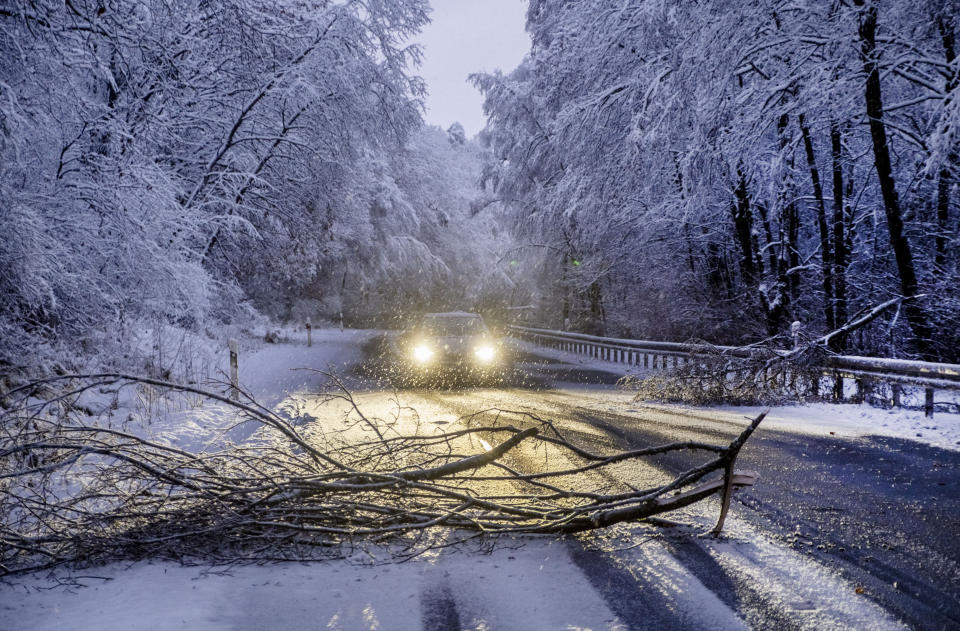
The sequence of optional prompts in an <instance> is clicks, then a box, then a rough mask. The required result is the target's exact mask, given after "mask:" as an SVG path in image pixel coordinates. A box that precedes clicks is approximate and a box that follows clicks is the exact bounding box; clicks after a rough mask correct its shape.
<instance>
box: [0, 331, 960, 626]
mask: <svg viewBox="0 0 960 631" xmlns="http://www.w3.org/2000/svg"><path fill="white" fill-rule="evenodd" d="M371 335H373V332H360V331H347V332H340V331H338V330H325V331H315V332H314V346H313V347H312V348H307V347H306V345H305V341H304V340H301V339H293V340H291V341H290V342H288V343H282V344H276V345H259V344H254V345H250V344H249V343H248V344H247V345H245V347H244V348H242V349H241V355H240V365H241V367H240V375H241V382H242V384H243V385H244V387H245V388H246V390H247V391H249V392H250V393H251V394H252V395H254V396H255V397H256V398H257V399H258V400H260V401H261V402H262V403H264V404H266V405H269V406H274V407H283V406H284V405H290V401H296V400H301V401H303V400H304V399H305V398H306V397H307V395H309V394H310V393H313V392H317V391H319V390H320V389H322V388H323V386H324V384H325V382H326V377H325V376H323V375H322V374H320V373H318V372H314V371H302V370H291V369H296V368H304V367H305V368H314V369H320V370H326V369H335V370H337V371H339V372H342V373H346V372H348V371H349V369H350V367H351V366H352V365H353V364H354V363H356V362H357V361H358V360H359V359H360V357H361V355H360V347H361V345H362V342H363V341H365V340H366V339H369V337H370V336H371ZM591 363H592V364H594V365H596V364H605V362H591ZM610 367H614V368H620V369H622V366H620V367H618V366H617V365H616V364H608V365H607V366H606V368H610ZM578 397H579V400H580V401H582V403H583V405H585V406H587V407H590V406H596V407H597V408H598V409H600V408H604V409H617V410H620V411H629V410H635V409H638V408H639V407H641V405H642V406H646V405H647V404H638V403H637V402H634V401H633V400H632V397H631V395H630V393H628V392H623V391H617V390H614V389H610V388H606V389H594V390H589V389H583V390H582V391H581V390H580V389H578ZM670 407H675V406H670ZM219 410H220V408H219V407H218V406H211V405H209V404H205V405H204V406H203V407H201V408H196V409H192V410H191V409H184V410H179V411H177V412H175V413H172V414H169V415H166V417H165V421H164V422H165V423H166V424H167V425H166V426H164V427H162V428H159V429H160V430H161V433H166V434H169V437H170V439H171V440H178V438H177V432H178V431H179V432H180V435H181V436H182V435H191V436H193V437H194V438H199V437H208V436H209V435H210V434H211V433H215V431H220V430H221V429H222V428H220V429H217V428H216V423H214V422H213V421H215V420H216V419H217V415H218V414H220V411H219ZM380 412H381V411H377V413H380ZM713 412H716V413H717V414H720V415H730V416H734V417H737V418H742V417H743V416H749V415H751V414H753V413H755V412H756V410H755V409H752V408H722V409H717V410H714V411H711V414H713ZM382 413H383V415H384V416H386V415H387V414H388V411H382ZM438 418H439V417H438ZM438 418H433V419H432V420H433V421H434V422H440V421H439V420H438ZM444 420H445V422H451V421H452V420H453V419H449V420H447V419H444ZM958 420H960V419H953V418H947V416H946V415H938V418H937V420H936V422H934V423H930V422H929V421H921V420H920V419H914V418H913V417H912V413H906V412H902V411H898V412H897V413H896V414H889V413H888V412H886V411H883V410H873V409H870V408H865V407H863V406H852V405H842V406H832V405H814V406H797V407H791V408H778V409H775V410H773V411H772V413H771V415H770V418H769V420H768V421H767V427H768V428H776V429H783V430H784V431H804V432H810V433H829V432H834V433H836V434H838V435H859V434H868V433H878V431H883V432H887V433H889V434H891V435H901V436H903V437H906V438H912V439H914V440H926V441H932V440H935V437H940V438H936V440H939V441H940V442H941V443H945V442H954V443H955V441H956V440H960V431H957V425H958V423H957V421H958ZM207 421H210V423H209V424H208V423H207ZM176 423H180V426H179V429H178V427H177V426H176ZM915 423H925V424H926V425H925V426H924V427H922V428H919V429H920V431H918V432H913V429H914V424H915ZM927 427H935V428H936V429H928V428H927ZM204 432H206V433H204ZM911 432H913V433H922V434H924V435H923V436H921V437H916V436H913V437H911V436H908V435H907V434H909V433H911ZM951 432H953V433H951ZM188 442H190V441H188ZM199 444H203V443H202V441H200V443H199ZM943 446H947V445H943ZM953 448H957V447H956V446H954V447H953ZM715 515H716V502H714V501H712V502H707V503H704V504H703V505H702V506H700V507H699V508H698V509H697V510H696V511H693V513H691V514H690V515H689V517H691V518H692V519H693V520H694V522H696V523H699V524H700V525H701V526H703V529H704V530H706V529H707V528H709V527H710V526H711V525H712V520H713V519H715ZM621 528H622V530H621V532H622V537H624V539H623V540H622V541H620V543H618V544H617V546H614V547H610V546H609V545H608V544H605V543H604V542H609V541H612V540H616V538H617V536H611V537H606V538H604V539H603V541H601V542H598V541H597V540H591V545H596V544H598V543H599V546H600V548H599V549H601V550H604V551H605V552H606V553H608V554H610V555H611V557H612V558H613V559H614V560H615V562H616V563H618V564H619V565H620V567H622V568H623V570H624V571H626V572H628V573H629V574H630V575H632V576H634V577H635V578H636V579H637V580H638V581H639V582H640V583H641V584H646V585H648V586H649V588H650V589H653V590H655V591H656V596H655V597H656V598H658V599H660V600H662V601H663V602H666V603H667V604H668V606H669V608H670V610H671V611H673V612H676V613H677V615H680V616H686V618H684V619H687V620H688V621H689V622H690V623H691V624H695V625H698V626H700V627H707V628H723V629H735V628H743V626H744V624H743V622H744V621H743V620H741V619H740V618H739V617H738V616H737V614H735V613H734V612H733V611H732V610H731V609H730V608H729V607H727V606H726V605H724V603H722V602H721V601H720V600H719V599H718V598H717V597H716V595H715V594H714V593H713V591H712V590H711V589H710V586H706V585H704V584H702V583H701V582H700V581H699V580H698V579H697V578H696V577H695V576H694V575H692V574H691V573H690V572H689V571H687V570H686V569H685V568H684V567H683V566H682V565H681V564H680V563H678V562H677V561H676V560H675V559H674V558H673V557H672V555H671V554H670V551H669V548H668V546H666V545H664V544H663V543H661V542H659V541H656V540H650V541H641V542H638V541H637V540H636V538H637V533H636V532H633V531H631V530H630V529H629V528H626V527H621ZM728 532H729V534H730V536H729V537H727V538H726V539H723V540H719V541H712V540H711V541H710V542H707V544H706V545H707V546H708V549H709V550H710V552H711V554H712V555H713V556H714V557H715V558H716V559H717V562H718V563H720V564H721V565H723V566H725V567H727V568H728V569H729V571H730V572H731V573H733V574H737V575H741V576H743V577H744V579H743V580H744V581H745V582H748V583H749V584H752V585H755V586H759V587H758V589H762V590H764V591H765V592H768V593H767V594H766V596H767V597H768V598H770V599H771V600H773V601H775V602H780V603H781V604H782V606H783V607H784V608H785V609H786V610H787V611H790V612H792V619H793V620H794V621H795V622H797V623H798V624H799V625H800V626H801V627H802V628H855V627H857V626H858V625H862V624H866V625H868V627H869V628H876V629H886V628H897V625H896V623H895V622H894V621H893V620H891V619H890V618H889V617H888V616H887V615H886V614H885V612H883V611H882V610H881V609H879V608H878V607H877V606H876V605H874V604H873V603H871V602H870V601H868V600H867V599H865V598H862V597H859V596H857V595H856V594H852V593H851V590H852V586H851V585H848V584H846V583H845V582H844V581H842V580H841V579H839V578H837V577H835V576H833V575H831V573H830V572H829V571H828V570H826V569H825V568H824V567H823V566H821V565H820V564H819V563H817V562H815V561H813V560H811V559H808V558H804V557H802V556H801V555H799V554H797V553H794V552H792V551H790V550H784V549H782V548H781V547H779V546H778V545H777V544H775V543H774V542H772V541H769V540H767V539H766V538H765V537H764V536H763V535H762V534H761V533H758V532H755V531H753V529H752V528H751V527H750V526H749V525H748V524H746V523H745V522H744V521H742V520H739V519H737V518H736V517H735V516H731V517H730V518H729V521H728ZM607 548H609V549H607ZM575 549H577V546H576V545H575V544H571V542H569V541H563V540H551V539H543V538H537V539H524V540H501V543H500V544H499V545H498V546H497V547H496V548H495V549H494V550H493V551H492V552H489V551H485V553H478V552H477V551H472V552H471V551H469V550H463V549H459V550H458V549H451V550H439V551H435V552H433V553H431V554H425V555H422V556H421V557H419V558H417V559H414V560H413V561H409V562H407V563H399V564H397V563H389V562H387V561H388V560H387V559H386V557H385V556H384V558H381V559H377V558H372V557H370V556H366V555H363V554H358V555H357V556H356V557H354V558H352V559H350V560H347V561H328V562H315V563H309V564H296V563H286V564H266V565H240V566H229V567H224V566H221V567H208V566H198V567H185V566H181V565H177V564H174V563H168V562H152V563H150V562H141V563H134V564H119V563H117V564H112V565H109V566H106V567H101V568H93V569H88V570H84V571H80V572H77V573H74V574H73V575H72V576H71V574H70V573H69V572H68V571H66V570H60V571H57V572H56V573H54V574H50V575H47V574H36V575H32V576H27V577H19V578H17V579H14V580H13V581H12V582H9V583H0V631H18V630H20V629H31V630H32V631H43V630H47V629H50V630H54V629H62V628H70V629H81V630H82V629H97V630H101V631H109V630H112V629H118V630H119V629H131V628H137V629H157V630H166V629H195V630H200V631H206V630H211V631H219V630H221V629H222V630H226V629H302V628H324V629H333V630H337V629H341V630H354V629H359V630H375V629H381V630H397V631H404V630H407V629H409V630H411V631H417V630H419V629H425V630H432V629H445V628H454V626H453V622H454V621H456V622H457V623H458V624H457V625H456V628H460V629H465V630H475V631H481V630H492V629H523V630H525V631H538V630H540V629H542V630H544V631H547V630H551V631H552V630H556V629H594V630H599V629H610V630H620V629H625V628H627V627H628V624H630V623H631V621H630V620H625V619H623V616H622V615H618V612H619V611H620V610H619V609H618V607H617V606H613V605H611V600H610V594H609V593H608V592H609V586H605V585H600V584H596V583H595V581H594V582H592V581H591V577H590V575H589V572H586V571H584V569H583V567H582V566H581V567H578V562H577V560H576V559H574V558H572V556H571V554H572V550H575ZM374 554H376V552H374ZM97 577H100V578H97ZM105 579H106V580H105ZM71 585H73V586H72V587H71ZM80 585H82V586H83V587H79V586H80ZM621 596H622V597H626V598H630V597H631V596H630V595H629V594H623V595H621ZM632 622H635V621H632Z"/></svg>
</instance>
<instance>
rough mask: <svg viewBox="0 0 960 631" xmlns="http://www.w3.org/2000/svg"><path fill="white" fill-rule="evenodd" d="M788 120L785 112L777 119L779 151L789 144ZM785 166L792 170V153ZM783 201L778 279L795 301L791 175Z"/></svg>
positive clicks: (797, 258) (796, 223) (797, 286)
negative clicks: (779, 275)
mask: <svg viewBox="0 0 960 631" xmlns="http://www.w3.org/2000/svg"><path fill="white" fill-rule="evenodd" d="M789 122H790V119H789V117H788V116H787V115H786V114H783V115H781V116H780V118H779V119H778V120H777V135H778V137H779V139H780V151H783V150H784V149H785V148H786V147H787V145H788V144H789V139H788V138H787V125H788V124H789ZM787 167H788V168H789V170H790V171H793V156H792V155H791V156H790V158H788V160H787ZM783 201H784V204H783V206H782V208H781V211H780V212H781V215H780V255H779V259H780V263H779V270H780V273H781V277H780V281H781V282H782V283H783V284H784V287H786V288H787V291H788V292H789V296H790V298H791V301H792V302H794V303H795V302H796V301H797V300H798V299H799V297H800V283H799V282H797V275H798V272H796V271H793V272H789V270H796V269H797V268H799V267H800V250H799V249H798V248H797V241H798V240H799V238H800V220H799V217H798V215H797V204H796V202H795V201H794V194H793V178H792V176H788V178H787V179H786V180H785V181H784V186H783ZM788 272H789V273H788Z"/></svg>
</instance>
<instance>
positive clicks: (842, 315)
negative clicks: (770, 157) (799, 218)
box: [830, 123, 847, 351]
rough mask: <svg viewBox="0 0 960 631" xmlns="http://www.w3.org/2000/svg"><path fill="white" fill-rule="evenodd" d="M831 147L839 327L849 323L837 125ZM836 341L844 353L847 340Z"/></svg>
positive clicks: (839, 146) (840, 152) (841, 164)
mask: <svg viewBox="0 0 960 631" xmlns="http://www.w3.org/2000/svg"><path fill="white" fill-rule="evenodd" d="M830 146H831V158H832V160H833V263H834V274H833V284H834V294H835V297H836V322H837V326H843V325H844V324H846V322H847V244H846V239H845V237H844V232H845V230H844V228H845V226H844V217H843V215H844V213H843V208H844V198H843V142H842V138H841V136H840V128H839V127H838V126H837V124H836V123H832V124H831V125H830ZM835 339H836V342H835V344H834V346H835V350H837V351H842V350H843V349H844V347H845V346H846V340H845V339H843V336H840V335H838V336H836V338H835Z"/></svg>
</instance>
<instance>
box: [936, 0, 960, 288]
mask: <svg viewBox="0 0 960 631" xmlns="http://www.w3.org/2000/svg"><path fill="white" fill-rule="evenodd" d="M937 27H938V28H939V30H940V38H941V41H942V42H943V52H944V56H945V57H946V60H947V64H949V65H951V66H952V64H953V62H954V60H955V59H956V58H957V51H956V44H955V42H954V36H953V29H952V28H951V27H950V25H949V24H947V23H946V20H944V18H943V16H942V15H941V16H939V17H938V18H937ZM957 82H958V77H957V75H956V73H954V74H953V76H952V77H950V79H948V80H947V85H946V93H947V100H948V101H949V100H950V99H953V98H956V95H955V94H953V92H954V91H955V90H956V88H957ZM956 157H957V156H956V154H954V153H951V154H950V155H949V156H948V160H949V162H955V161H956ZM952 183H953V178H952V174H951V172H950V168H949V166H947V167H943V168H941V169H940V173H939V175H938V182H937V238H936V245H935V247H936V256H935V258H936V265H937V270H939V271H941V272H942V271H944V270H945V268H946V265H947V233H948V230H949V225H950V214H949V211H950V187H951V184H952Z"/></svg>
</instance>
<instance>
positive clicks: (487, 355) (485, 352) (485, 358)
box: [474, 344, 496, 364]
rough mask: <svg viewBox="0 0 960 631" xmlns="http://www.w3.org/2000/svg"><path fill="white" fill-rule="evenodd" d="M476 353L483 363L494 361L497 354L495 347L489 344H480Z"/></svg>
mask: <svg viewBox="0 0 960 631" xmlns="http://www.w3.org/2000/svg"><path fill="white" fill-rule="evenodd" d="M474 353H475V354H476V356H477V359H478V360H480V361H481V362H483V363H485V364H486V363H490V362H492V361H493V357H494V355H495V354H496V353H495V352H494V350H493V347H492V346H490V345H489V344H483V345H481V346H478V347H477V348H476V350H475V351H474Z"/></svg>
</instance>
